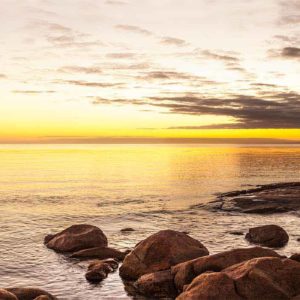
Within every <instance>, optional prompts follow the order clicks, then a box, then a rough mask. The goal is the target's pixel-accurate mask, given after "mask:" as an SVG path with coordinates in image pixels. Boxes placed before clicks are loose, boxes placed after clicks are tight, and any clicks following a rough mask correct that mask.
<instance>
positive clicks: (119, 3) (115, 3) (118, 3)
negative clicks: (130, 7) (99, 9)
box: [105, 0, 128, 5]
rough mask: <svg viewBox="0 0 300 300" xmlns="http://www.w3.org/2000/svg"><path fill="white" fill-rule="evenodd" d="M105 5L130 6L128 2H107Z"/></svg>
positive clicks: (111, 0) (112, 0) (116, 0)
mask: <svg viewBox="0 0 300 300" xmlns="http://www.w3.org/2000/svg"><path fill="white" fill-rule="evenodd" d="M105 3H106V4H108V5H126V4H128V3H127V2H124V1H119V0H107V1H106V2H105Z"/></svg>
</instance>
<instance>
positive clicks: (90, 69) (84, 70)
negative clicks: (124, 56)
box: [58, 66, 102, 74]
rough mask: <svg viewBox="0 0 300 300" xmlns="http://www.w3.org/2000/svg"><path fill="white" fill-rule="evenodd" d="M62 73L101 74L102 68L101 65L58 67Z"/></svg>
mask: <svg viewBox="0 0 300 300" xmlns="http://www.w3.org/2000/svg"><path fill="white" fill-rule="evenodd" d="M58 71H59V72H62V73H71V74H72V73H86V74H101V73H102V69H101V68H99V67H80V66H64V67H61V68H60V69H58Z"/></svg>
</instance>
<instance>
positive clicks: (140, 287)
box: [134, 270, 177, 299]
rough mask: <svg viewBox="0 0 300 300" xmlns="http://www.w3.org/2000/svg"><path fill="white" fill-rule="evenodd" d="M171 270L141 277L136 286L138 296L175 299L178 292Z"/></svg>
mask: <svg viewBox="0 0 300 300" xmlns="http://www.w3.org/2000/svg"><path fill="white" fill-rule="evenodd" d="M173 279H174V277H173V275H172V274H171V270H165V271H159V272H155V273H150V274H145V275H143V276H141V277H140V278H139V279H138V280H137V281H136V282H135V284H134V286H135V288H136V290H137V292H138V294H141V295H144V296H147V297H151V298H153V297H155V298H164V299H165V298H175V297H176V295H177V290H176V287H175V285H174V280H173Z"/></svg>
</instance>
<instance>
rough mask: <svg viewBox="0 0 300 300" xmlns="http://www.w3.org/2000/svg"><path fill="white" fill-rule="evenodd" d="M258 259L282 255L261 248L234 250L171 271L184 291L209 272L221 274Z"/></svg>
mask: <svg viewBox="0 0 300 300" xmlns="http://www.w3.org/2000/svg"><path fill="white" fill-rule="evenodd" d="M257 257H280V255H279V254H277V253H276V252H275V251H273V250H271V249H264V248H261V247H253V248H245V249H234V250H229V251H225V252H221V253H218V254H214V255H209V256H204V257H200V258H196V259H194V260H191V261H187V262H184V263H181V264H178V265H177V266H174V267H172V269H171V270H172V274H173V275H174V282H175V285H176V287H177V289H178V290H179V291H182V290H183V287H184V286H185V285H186V284H189V283H190V282H192V280H193V279H194V278H195V277H197V276H199V275H200V274H202V273H205V272H207V271H214V272H219V271H221V270H224V269H226V268H228V267H230V266H232V265H235V264H238V263H241V262H243V261H246V260H249V259H252V258H257Z"/></svg>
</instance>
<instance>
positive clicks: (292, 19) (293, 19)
mask: <svg viewBox="0 0 300 300" xmlns="http://www.w3.org/2000/svg"><path fill="white" fill-rule="evenodd" d="M299 23H300V15H289V16H284V17H282V18H281V19H280V24H282V25H288V24H299Z"/></svg>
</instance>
